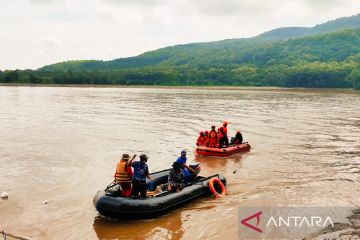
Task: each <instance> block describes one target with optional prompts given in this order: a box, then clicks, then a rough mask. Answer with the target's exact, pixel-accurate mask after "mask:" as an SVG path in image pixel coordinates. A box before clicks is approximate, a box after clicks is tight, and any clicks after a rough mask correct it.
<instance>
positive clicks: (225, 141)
mask: <svg viewBox="0 0 360 240" xmlns="http://www.w3.org/2000/svg"><path fill="white" fill-rule="evenodd" d="M228 124H229V123H228V122H224V123H223V126H222V127H220V128H219V129H218V131H219V142H220V147H222V146H224V145H225V146H226V147H228V146H229V137H228V134H227V125H228Z"/></svg>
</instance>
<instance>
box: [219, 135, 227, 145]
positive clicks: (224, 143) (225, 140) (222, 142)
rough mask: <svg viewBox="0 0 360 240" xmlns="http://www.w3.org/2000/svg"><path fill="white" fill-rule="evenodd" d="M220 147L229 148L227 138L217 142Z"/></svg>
mask: <svg viewBox="0 0 360 240" xmlns="http://www.w3.org/2000/svg"><path fill="white" fill-rule="evenodd" d="M219 143H220V147H222V146H224V145H225V146H229V138H228V137H222V138H221V139H220V141H219Z"/></svg>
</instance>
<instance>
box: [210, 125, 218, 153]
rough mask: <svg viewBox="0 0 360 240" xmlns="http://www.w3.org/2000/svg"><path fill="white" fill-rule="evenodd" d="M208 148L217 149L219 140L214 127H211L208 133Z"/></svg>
mask: <svg viewBox="0 0 360 240" xmlns="http://www.w3.org/2000/svg"><path fill="white" fill-rule="evenodd" d="M208 144H209V147H213V148H214V147H219V138H218V133H217V132H216V131H215V125H212V126H211V131H210V132H209V142H208Z"/></svg>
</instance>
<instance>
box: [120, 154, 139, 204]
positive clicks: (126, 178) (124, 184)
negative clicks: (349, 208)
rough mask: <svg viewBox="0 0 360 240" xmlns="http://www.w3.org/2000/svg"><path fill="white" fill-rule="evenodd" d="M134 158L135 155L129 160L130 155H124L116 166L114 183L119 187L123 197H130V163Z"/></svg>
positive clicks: (131, 173) (131, 172)
mask: <svg viewBox="0 0 360 240" xmlns="http://www.w3.org/2000/svg"><path fill="white" fill-rule="evenodd" d="M135 157H136V154H134V156H133V157H132V158H131V160H129V159H130V155H129V154H127V153H124V154H123V155H122V158H121V160H120V161H119V162H118V163H117V165H116V172H115V182H116V183H118V184H119V185H120V188H121V193H122V195H123V196H124V197H130V195H131V178H132V175H133V171H132V169H131V163H132V161H133V160H134V159H135Z"/></svg>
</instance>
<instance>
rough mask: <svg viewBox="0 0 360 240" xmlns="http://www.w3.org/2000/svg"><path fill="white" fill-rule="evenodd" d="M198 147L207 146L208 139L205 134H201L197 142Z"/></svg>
mask: <svg viewBox="0 0 360 240" xmlns="http://www.w3.org/2000/svg"><path fill="white" fill-rule="evenodd" d="M196 146H206V138H205V133H204V132H200V134H199V137H198V139H197V141H196Z"/></svg>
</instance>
